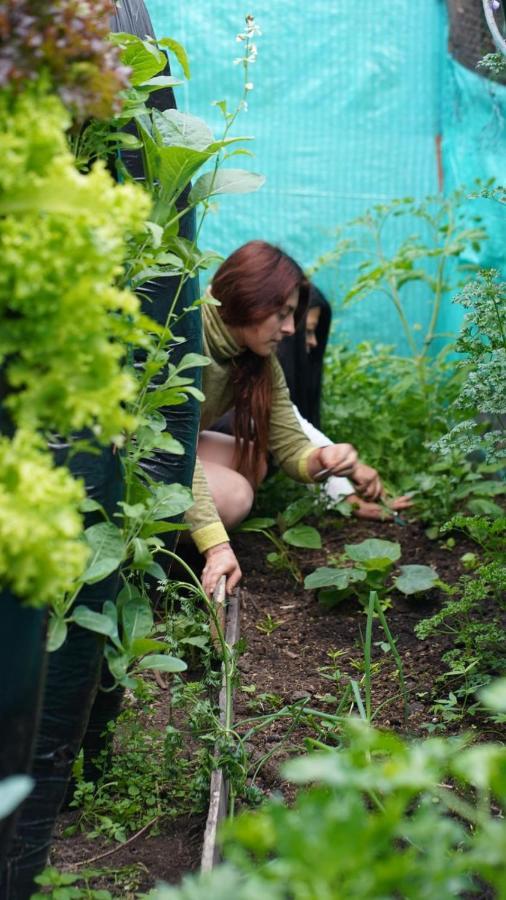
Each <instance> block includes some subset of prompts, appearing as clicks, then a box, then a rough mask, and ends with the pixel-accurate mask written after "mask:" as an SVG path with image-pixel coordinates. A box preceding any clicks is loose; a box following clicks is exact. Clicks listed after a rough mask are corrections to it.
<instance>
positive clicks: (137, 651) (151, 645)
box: [129, 638, 167, 656]
mask: <svg viewBox="0 0 506 900" xmlns="http://www.w3.org/2000/svg"><path fill="white" fill-rule="evenodd" d="M166 646H167V645H166V644H164V643H163V641H155V640H153V639H152V638H136V639H135V640H134V641H132V643H131V644H130V647H129V650H130V653H131V654H132V655H133V656H144V654H145V653H157V652H158V653H163V651H164V650H165V649H166Z"/></svg>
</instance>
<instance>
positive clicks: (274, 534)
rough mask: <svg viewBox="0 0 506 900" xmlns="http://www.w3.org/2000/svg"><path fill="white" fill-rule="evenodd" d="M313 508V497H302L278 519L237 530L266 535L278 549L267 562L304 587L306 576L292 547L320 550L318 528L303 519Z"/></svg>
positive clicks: (246, 524) (258, 520)
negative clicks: (303, 577)
mask: <svg viewBox="0 0 506 900" xmlns="http://www.w3.org/2000/svg"><path fill="white" fill-rule="evenodd" d="M312 509H313V500H312V498H311V497H302V498H301V499H300V500H295V501H294V502H293V503H290V505H289V506H287V507H286V509H285V510H284V511H283V512H282V513H279V514H278V516H277V518H276V519H272V518H255V519H248V520H247V521H246V522H243V523H242V525H240V526H239V528H238V529H237V530H238V531H241V532H251V531H253V532H255V533H257V534H263V535H264V537H266V538H267V539H268V540H269V541H270V542H271V543H272V544H274V546H275V548H276V549H275V551H272V552H271V553H268V554H267V562H268V563H269V565H270V566H272V567H273V568H275V569H278V570H279V569H281V570H285V571H287V572H289V573H290V574H291V576H292V578H293V579H294V581H296V582H297V583H298V584H302V573H301V571H300V568H299V566H298V563H297V560H296V558H295V556H294V554H293V552H292V551H291V549H290V548H291V547H297V548H300V549H303V550H320V549H321V546H322V542H321V537H320V534H319V532H318V531H317V530H316V528H313V527H312V525H306V524H304V523H303V522H302V521H301V520H302V519H303V518H304V516H306V515H308V513H309V512H311V511H312Z"/></svg>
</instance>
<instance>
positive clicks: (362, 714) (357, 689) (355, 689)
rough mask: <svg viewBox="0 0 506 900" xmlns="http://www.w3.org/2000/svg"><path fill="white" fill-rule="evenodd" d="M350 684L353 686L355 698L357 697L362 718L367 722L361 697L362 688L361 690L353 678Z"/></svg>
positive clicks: (356, 700)
mask: <svg viewBox="0 0 506 900" xmlns="http://www.w3.org/2000/svg"><path fill="white" fill-rule="evenodd" d="M350 684H351V689H352V691H353V696H354V697H355V703H356V704H357V709H358V712H359V715H360V718H361V719H363V720H364V721H367V716H366V712H365V709H364V704H363V702H362V697H361V696H360V688H359V686H358V684H357V682H356V681H355V680H354V679H353V678H351V679H350Z"/></svg>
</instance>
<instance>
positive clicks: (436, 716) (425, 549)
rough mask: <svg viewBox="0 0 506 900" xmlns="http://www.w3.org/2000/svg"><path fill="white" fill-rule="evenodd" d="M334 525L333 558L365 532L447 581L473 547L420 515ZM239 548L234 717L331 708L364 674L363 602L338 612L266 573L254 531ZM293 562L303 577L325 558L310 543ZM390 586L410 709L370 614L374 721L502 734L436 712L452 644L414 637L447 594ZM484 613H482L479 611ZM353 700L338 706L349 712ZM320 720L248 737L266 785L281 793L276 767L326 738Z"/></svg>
mask: <svg viewBox="0 0 506 900" xmlns="http://www.w3.org/2000/svg"><path fill="white" fill-rule="evenodd" d="M336 524H337V528H336V527H332V526H327V527H326V528H325V529H320V531H321V533H322V538H323V544H324V547H325V549H326V551H327V553H329V552H330V553H332V554H335V555H338V554H339V553H341V552H342V551H343V550H344V544H345V543H346V544H350V543H357V542H360V541H363V540H365V539H366V538H372V537H376V538H379V539H382V540H388V541H398V542H399V543H400V544H401V548H402V562H403V563H405V564H419V565H431V566H433V567H434V568H435V569H436V570H437V572H438V574H439V577H440V579H441V580H442V581H444V582H446V583H448V584H453V583H455V582H456V581H457V579H458V578H459V576H460V575H461V574H462V572H463V571H464V568H463V563H462V561H461V559H460V557H461V556H462V555H463V554H464V553H466V552H468V551H471V550H476V545H473V544H472V543H471V542H470V541H467V540H466V539H464V538H459V537H458V536H457V537H456V539H451V540H450V546H448V544H446V545H445V543H444V542H436V541H432V540H429V539H428V538H427V536H426V535H425V531H424V528H423V526H422V525H421V524H420V523H416V522H415V523H407V524H405V525H403V526H401V525H396V524H394V523H391V522H382V523H380V522H363V521H357V520H353V521H350V520H346V521H344V522H343V520H337V523H336ZM237 549H238V555H239V559H240V563H241V567H242V570H243V572H244V573H245V575H244V580H243V590H242V597H243V603H242V622H241V634H242V637H243V638H244V640H245V642H246V647H247V649H246V651H245V653H244V654H243V656H242V657H241V660H240V662H239V668H240V670H241V681H242V687H241V690H239V691H238V694H237V698H236V718H237V719H238V720H240V719H241V718H242V719H250V718H251V717H252V716H255V715H260V714H262V713H263V714H268V713H270V712H272V713H274V712H275V711H276V710H279V709H282V708H285V707H286V706H287V705H290V704H294V703H295V704H299V705H300V706H301V709H302V708H304V709H305V710H308V709H314V710H319V711H321V712H325V713H330V714H332V713H334V712H335V710H336V707H337V705H338V701H339V698H340V697H341V696H342V694H343V691H344V689H345V687H346V685H347V684H349V682H350V679H354V680H355V681H356V682H357V683H359V684H360V681H361V679H362V678H363V671H364V650H363V643H364V635H365V629H366V615H365V609H364V608H363V606H361V605H360V604H359V602H358V601H356V600H352V599H348V600H345V601H344V602H343V603H341V604H340V605H339V606H338V607H336V608H334V609H331V610H326V609H324V608H323V607H322V606H321V605H320V604H319V602H318V600H317V598H316V594H315V592H311V591H307V590H304V589H303V587H301V586H299V585H297V584H296V583H295V582H294V581H293V579H291V578H290V576H289V575H288V573H282V572H276V571H273V570H272V568H271V567H270V566H269V565H268V563H267V562H266V559H265V557H266V553H267V552H268V551H269V549H270V548H269V545H268V543H267V541H265V540H264V539H262V538H261V537H260V536H257V535H241V536H240V537H239V538H238V540H237ZM298 562H299V564H300V567H301V570H302V573H303V574H304V575H307V574H308V573H310V572H312V571H313V570H314V569H315V568H316V567H317V566H322V565H324V564H325V557H324V554H323V553H322V552H321V551H307V550H306V551H302V552H300V553H299V555H298ZM389 593H390V598H391V606H390V608H388V606H389V604H388V603H387V608H386V610H385V613H386V617H387V621H388V624H389V628H390V631H391V633H392V636H393V638H394V640H395V641H396V644H397V648H398V651H399V654H400V657H401V659H402V665H403V669H404V678H405V683H406V688H407V691H408V694H409V703H408V710H407V712H408V715H407V719H406V721H404V716H403V703H402V697H401V696H400V690H399V679H398V675H397V671H396V666H395V660H394V659H393V657H392V654H391V652H390V651H389V648H388V644H387V642H386V639H385V635H384V633H383V630H382V629H381V626H380V624H379V622H378V621H377V620H376V621H375V622H374V625H373V646H372V651H373V652H372V671H373V675H372V710H373V722H374V724H375V725H378V726H380V727H386V728H391V729H394V730H396V731H398V732H400V733H403V734H405V735H407V736H421V737H427V735H428V734H430V733H436V734H437V733H439V734H446V733H448V732H452V731H459V730H462V729H464V728H466V727H471V728H472V729H474V730H475V731H476V737H477V738H478V737H481V738H483V739H487V738H488V739H492V740H496V739H497V738H498V737H499V738H501V737H504V732H503V733H502V735H501V734H500V732H499V728H498V727H497V726H491V725H490V724H487V723H486V722H485V721H480V719H479V717H477V716H473V718H472V720H471V719H466V716H465V714H464V715H463V716H461V715H460V714H457V713H454V712H453V711H452V710H451V708H450V710H449V712H448V713H447V714H446V715H444V713H443V712H442V711H441V710H440V711H439V712H437V713H436V712H435V711H434V709H433V705H434V699H435V697H434V693H435V688H436V694H437V697H438V698H441V699H442V700H443V701H444V702H446V701H447V700H448V697H449V694H450V692H451V691H452V686H453V685H452V681H451V679H449V680H446V681H445V682H444V684H443V682H441V684H440V688H439V690H438V689H437V682H438V679H441V678H442V677H443V676H444V675H445V674H447V672H448V665H447V664H445V662H444V661H443V660H442V655H443V654H444V653H445V652H446V651H448V650H449V649H451V647H452V639H451V637H450V636H447V635H436V636H431V637H430V638H428V639H426V640H423V641H422V640H420V639H419V638H418V637H417V636H416V634H415V626H416V625H417V623H418V622H420V621H421V620H422V619H424V618H427V617H429V616H432V615H433V614H434V613H436V612H437V611H438V609H440V607H441V605H442V603H443V601H444V600H445V598H446V594H445V593H444V592H443V591H442V590H441V589H438V588H436V589H434V590H432V591H430V592H429V593H428V594H418V595H414V596H412V597H405V596H403V595H402V594H400V593H399V592H398V591H396V590H392V591H391V592H389ZM490 612H493V610H490ZM486 615H487V613H486V612H485V613H484V612H483V610H482V611H481V613H480V616H481V618H483V617H484V616H486ZM505 624H506V623H505ZM271 629H272V630H271ZM269 632H270V633H269ZM450 704H451V701H450ZM350 705H351V704H348V706H347V708H346V710H343V712H348V711H349V710H350ZM355 711H356V708H355ZM319 724H321V723H319V721H318V719H316V718H315V719H311V716H308V715H306V714H304V715H301V722H300V726H296V727H294V720H293V718H292V717H280V718H279V719H275V720H274V721H273V722H272V723H271V724H270V725H268V726H267V727H266V728H264V729H263V730H261V731H259V732H258V733H256V734H255V735H253V736H251V737H248V743H249V749H250V752H251V754H252V757H253V759H254V760H255V761H256V762H257V765H258V766H260V768H259V770H258V774H257V776H256V779H255V783H256V784H257V786H258V787H259V788H260V789H261V790H262V791H263V792H266V793H270V792H271V791H273V790H279V789H280V788H281V789H283V790H284V791H286V790H287V786H286V785H283V782H282V779H281V776H280V774H279V767H280V763H281V762H282V761H283V760H285V759H286V758H287V757H288V756H289V755H293V753H296V752H304V751H305V750H307V749H308V748H309V749H312V745H311V740H312V739H314V738H317V739H323V740H326V738H325V737H323V738H322V735H321V733H320V734H318V733H317V734H315V731H314V728H313V726H316V727H317V731H318V730H319V729H318V725H319ZM331 731H332V729H331ZM329 736H330V737H332V735H331V734H330V733H329ZM335 737H336V741H335V742H336V743H337V735H336V736H335ZM308 739H309V744H308ZM330 743H332V740H331V741H330ZM253 770H254V769H253ZM288 796H290V790H289V789H288Z"/></svg>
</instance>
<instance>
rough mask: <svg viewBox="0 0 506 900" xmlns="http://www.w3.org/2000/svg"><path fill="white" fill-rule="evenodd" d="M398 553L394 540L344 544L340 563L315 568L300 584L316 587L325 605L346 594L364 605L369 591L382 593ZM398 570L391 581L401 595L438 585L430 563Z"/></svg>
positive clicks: (370, 539) (333, 602)
mask: <svg viewBox="0 0 506 900" xmlns="http://www.w3.org/2000/svg"><path fill="white" fill-rule="evenodd" d="M400 555H401V547H400V544H398V543H397V542H395V541H383V540H379V539H377V538H369V539H367V540H365V541H362V542H361V543H360V544H346V545H345V548H344V553H343V554H342V556H341V557H340V560H339V562H342V563H343V564H344V565H342V566H340V567H337V566H336V567H334V566H321V567H320V568H318V569H315V571H314V572H311V574H310V575H307V576H306V578H305V579H304V587H305V588H306V589H307V590H318V591H319V594H318V598H319V600H320V601H321V602H322V603H323V604H324V606H326V607H332V606H336V605H337V604H339V603H341V602H342V601H343V600H346V599H347V598H349V597H350V595H351V596H354V597H356V598H357V599H358V600H359V601H360V602H361V603H364V604H365V603H366V602H367V599H368V597H369V592H370V591H378V592H379V593H380V595H381V596H382V597H383V596H384V594H385V591H386V590H387V579H388V576H389V575H390V573H391V571H392V568H393V566H394V564H395V563H396V562H397V561H398V560H399V558H400ZM350 563H351V565H350ZM399 571H400V574H399V575H398V576H397V577H396V578H394V579H393V583H394V585H395V587H396V588H397V590H398V591H400V592H401V593H403V594H405V595H411V594H416V593H423V592H425V591H430V590H432V588H434V587H436V586H437V585H439V584H440V581H439V578H438V575H437V572H436V571H435V570H434V569H433V568H431V566H419V565H404V566H400V570H399Z"/></svg>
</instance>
